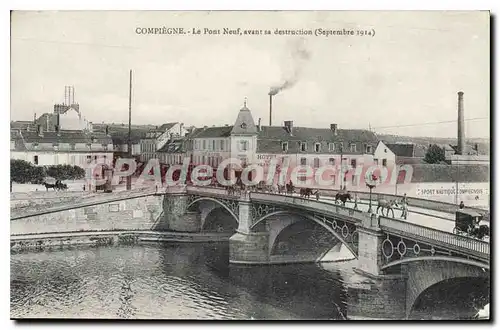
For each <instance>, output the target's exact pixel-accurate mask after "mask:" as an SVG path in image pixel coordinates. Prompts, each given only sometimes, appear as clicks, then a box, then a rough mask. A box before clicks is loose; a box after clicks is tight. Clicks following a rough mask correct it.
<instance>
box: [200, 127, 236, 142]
mask: <svg viewBox="0 0 500 330" xmlns="http://www.w3.org/2000/svg"><path fill="white" fill-rule="evenodd" d="M232 129H233V126H213V127H204V128H200V129H197V130H196V132H195V133H194V134H192V137H193V138H195V139H198V138H220V137H228V136H230V135H231V130H232Z"/></svg>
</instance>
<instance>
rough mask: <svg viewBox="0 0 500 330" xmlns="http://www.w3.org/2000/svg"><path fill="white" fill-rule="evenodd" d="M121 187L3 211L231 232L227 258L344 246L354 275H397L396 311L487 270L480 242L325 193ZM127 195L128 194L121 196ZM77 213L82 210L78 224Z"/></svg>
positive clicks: (275, 259) (260, 258) (287, 255)
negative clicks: (123, 190)
mask: <svg viewBox="0 0 500 330" xmlns="http://www.w3.org/2000/svg"><path fill="white" fill-rule="evenodd" d="M129 194H130V195H128V197H127V195H125V194H122V195H123V196H122V195H119V196H117V197H115V200H113V197H112V196H109V197H106V198H104V199H101V200H99V201H98V202H96V201H92V200H91V199H88V200H82V201H81V202H80V203H73V204H72V205H66V206H58V207H57V208H54V209H43V210H40V211H39V213H40V212H41V213H40V214H27V213H26V212H28V211H26V210H20V211H19V212H17V213H14V214H13V216H12V217H11V228H13V227H12V225H13V224H14V223H15V222H16V221H19V222H22V223H27V224H34V223H38V222H41V223H40V226H41V227H40V226H39V227H40V229H38V231H39V232H40V231H41V230H43V229H42V227H43V228H46V227H47V226H48V225H50V223H51V221H55V220H52V219H58V220H57V221H59V222H57V223H55V224H54V228H56V227H58V226H59V227H60V223H63V221H64V220H63V218H66V217H68V216H71V217H73V218H75V217H76V218H75V220H74V224H75V225H74V226H77V227H78V229H74V230H75V231H76V230H82V229H81V228H88V226H89V223H90V225H91V227H92V226H95V222H96V220H95V219H98V220H99V221H98V223H99V224H101V226H100V227H99V228H98V230H105V229H107V227H106V226H105V225H104V226H103V225H102V224H103V223H105V222H106V219H111V218H112V219H113V228H111V229H112V230H119V229H120V228H121V227H122V225H121V224H119V223H120V218H124V217H131V215H130V214H132V216H133V218H134V221H133V222H130V221H128V222H127V224H126V228H125V229H127V230H134V228H135V229H137V230H146V229H148V228H150V227H151V228H152V227H154V228H155V230H168V231H176V232H213V231H217V232H226V233H228V234H229V235H231V234H232V236H231V237H230V239H229V250H230V256H229V259H230V260H229V262H230V263H233V264H255V265H265V264H279V263H292V262H324V261H336V260H339V256H340V255H342V253H341V252H343V254H344V255H345V254H346V253H347V254H349V256H348V257H349V258H351V259H357V260H356V264H357V266H356V268H355V270H356V271H357V272H359V273H361V274H362V275H365V276H367V277H369V278H372V279H374V280H377V281H389V282H391V281H392V282H394V281H396V282H397V284H394V286H395V287H398V286H399V287H400V289H401V290H403V291H402V292H404V295H402V297H401V300H400V301H398V302H397V306H402V307H401V310H400V313H399V316H396V317H401V316H406V317H408V316H409V315H410V313H411V311H412V308H413V306H414V305H415V303H416V302H417V301H418V299H419V297H420V296H421V295H422V293H423V292H425V291H426V290H428V289H429V288H431V287H435V286H436V285H439V283H444V282H449V281H450V280H454V279H463V278H468V279H472V280H474V279H477V278H484V277H487V278H489V274H490V267H489V264H490V253H489V249H490V246H489V243H488V242H484V241H480V240H477V239H474V238H470V237H466V236H460V235H455V234H453V233H451V232H446V231H441V230H437V229H434V228H429V227H425V226H420V225H417V224H414V223H409V222H406V221H405V220H399V219H394V218H389V217H383V216H377V215H375V214H370V213H368V212H363V211H360V210H355V209H353V208H349V207H343V206H340V205H336V204H334V203H332V202H331V201H316V200H313V199H304V198H300V197H295V196H286V195H278V194H266V193H248V192H243V193H241V194H239V193H238V194H237V195H232V194H228V193H227V191H226V190H224V189H217V188H208V187H180V188H176V189H170V190H168V191H162V192H159V191H142V192H137V193H131V192H129ZM127 198H128V199H133V200H135V201H136V202H134V204H130V205H129V204H124V203H125V201H126V200H127ZM118 202H119V203H121V204H120V205H118V204H117V203H118ZM92 203H94V204H99V205H101V206H100V207H99V208H98V209H96V210H94V213H96V212H97V213H99V212H100V211H99V210H102V212H106V214H103V215H99V214H95V215H93V218H92V219H90V218H89V219H87V218H88V214H87V213H88V211H87V212H83V211H82V212H80V211H79V210H80V209H82V210H83V209H85V210H87V209H88V208H89V207H90V205H91V204H92ZM80 204H81V205H80ZM122 204H123V205H122ZM113 205H116V207H115V206H113ZM31 212H32V213H33V212H34V211H31ZM113 212H114V213H113ZM126 212H127V213H126ZM35 213H36V212H35ZM80 213H81V216H80V215H79V214H80ZM129 213H130V214H129ZM139 214H140V215H141V216H142V215H144V214H145V215H146V218H144V221H143V223H140V222H141V217H140V216H136V215H139ZM80 217H85V219H84V221H85V223H84V224H83V225H82V224H81V223H80V220H79V219H80ZM110 217H111V218H110ZM126 220H127V219H123V221H126ZM435 221H447V220H443V219H435ZM72 223H73V222H72ZM65 226H68V225H67V224H65ZM69 226H73V225H72V224H69ZM14 227H15V228H21V227H23V226H17V227H16V226H14ZM77 227H75V228H77ZM136 227H137V228H136ZM19 230H21V229H19ZM71 230H72V229H70V228H69V227H68V228H67V229H66V231H71ZM11 234H13V232H12V229H11ZM342 258H346V257H345V256H344V257H342ZM392 282H391V283H392ZM396 282H395V283H396ZM391 286H392V284H391ZM374 310H376V309H374ZM379 312H380V311H378V312H377V313H379ZM396 314H397V313H396ZM374 316H377V315H374Z"/></svg>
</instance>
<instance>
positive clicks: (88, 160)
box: [87, 155, 92, 163]
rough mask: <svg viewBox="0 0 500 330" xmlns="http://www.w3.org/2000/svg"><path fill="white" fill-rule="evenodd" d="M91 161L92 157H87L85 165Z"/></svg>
mask: <svg viewBox="0 0 500 330" xmlns="http://www.w3.org/2000/svg"><path fill="white" fill-rule="evenodd" d="M91 161H92V156H90V155H87V163H90V162H91Z"/></svg>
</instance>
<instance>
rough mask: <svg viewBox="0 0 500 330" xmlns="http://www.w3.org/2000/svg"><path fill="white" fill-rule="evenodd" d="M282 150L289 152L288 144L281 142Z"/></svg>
mask: <svg viewBox="0 0 500 330" xmlns="http://www.w3.org/2000/svg"><path fill="white" fill-rule="evenodd" d="M281 150H282V151H288V142H281Z"/></svg>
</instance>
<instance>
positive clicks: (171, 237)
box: [10, 230, 231, 252]
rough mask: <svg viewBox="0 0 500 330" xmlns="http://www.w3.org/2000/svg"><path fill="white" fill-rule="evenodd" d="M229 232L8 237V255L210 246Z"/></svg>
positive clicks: (116, 233)
mask: <svg viewBox="0 0 500 330" xmlns="http://www.w3.org/2000/svg"><path fill="white" fill-rule="evenodd" d="M230 236H231V233H180V232H168V231H130V230H128V231H125V230H116V231H81V232H66V233H41V234H28V235H11V237H10V249H11V252H22V251H26V250H44V249H51V248H63V247H70V246H107V245H120V244H122V245H127V244H140V243H145V242H171V243H213V242H226V241H228V240H229V237H230Z"/></svg>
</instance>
